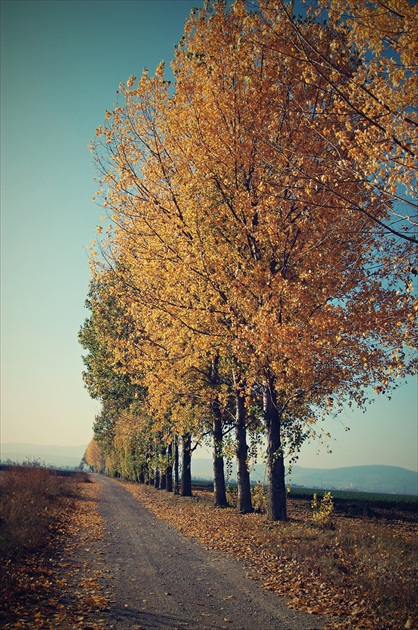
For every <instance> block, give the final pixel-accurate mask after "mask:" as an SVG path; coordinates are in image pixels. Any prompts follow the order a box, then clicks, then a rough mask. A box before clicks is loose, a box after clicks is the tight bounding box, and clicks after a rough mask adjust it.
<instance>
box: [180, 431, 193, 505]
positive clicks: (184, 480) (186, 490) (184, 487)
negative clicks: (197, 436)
mask: <svg viewBox="0 0 418 630" xmlns="http://www.w3.org/2000/svg"><path fill="white" fill-rule="evenodd" d="M191 446H192V437H191V435H190V433H185V434H184V435H183V449H182V455H183V466H182V470H181V496H182V497H191V496H192V471H191V459H192V455H191Z"/></svg>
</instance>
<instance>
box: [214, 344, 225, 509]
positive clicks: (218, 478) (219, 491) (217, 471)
mask: <svg viewBox="0 0 418 630" xmlns="http://www.w3.org/2000/svg"><path fill="white" fill-rule="evenodd" d="M218 363H219V357H218V356H216V357H215V358H214V359H213V362H212V367H211V380H212V384H213V385H215V386H217V385H219V369H218ZM215 396H216V395H215ZM211 410H212V414H213V420H212V436H213V494H214V501H213V502H214V505H215V506H216V507H222V508H223V507H228V500H227V498H226V483H225V467H224V457H223V427H222V413H221V410H220V407H219V401H218V400H217V398H216V397H215V398H214V400H213V401H212V403H211Z"/></svg>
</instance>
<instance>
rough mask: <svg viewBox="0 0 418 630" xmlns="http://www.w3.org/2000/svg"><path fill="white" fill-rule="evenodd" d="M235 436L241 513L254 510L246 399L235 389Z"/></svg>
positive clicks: (238, 506) (238, 505)
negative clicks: (249, 466)
mask: <svg viewBox="0 0 418 630" xmlns="http://www.w3.org/2000/svg"><path fill="white" fill-rule="evenodd" d="M235 404H236V416H235V438H236V444H237V447H236V448H237V450H236V453H237V482H238V504H237V509H238V512H240V513H241V514H249V513H250V512H253V504H252V501H251V482H250V471H249V470H248V444H247V428H246V413H245V400H244V396H242V394H241V392H240V391H239V390H238V389H236V390H235Z"/></svg>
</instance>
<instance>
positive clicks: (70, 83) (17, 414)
mask: <svg viewBox="0 0 418 630" xmlns="http://www.w3.org/2000/svg"><path fill="white" fill-rule="evenodd" d="M202 5H203V0H192V1H190V0H131V1H127V2H126V1H123V0H119V1H112V0H109V1H101V0H98V1H96V0H87V1H85V0H80V1H69V2H68V1H61V0H51V1H45V2H38V1H36V0H30V1H29V2H26V1H20V0H14V1H5V0H2V2H1V441H2V442H33V443H37V444H62V445H65V444H71V445H75V444H86V443H87V442H88V441H89V440H90V439H91V437H92V428H91V427H92V423H93V420H94V415H95V413H96V412H97V411H98V404H97V403H96V402H94V401H91V400H90V399H89V396H88V394H87V392H86V390H85V389H84V387H83V382H82V379H81V372H82V369H83V365H82V361H81V354H82V348H81V347H80V346H79V345H78V342H77V332H78V330H79V328H80V326H81V324H82V323H83V321H84V318H85V317H86V316H87V314H88V313H87V312H86V311H85V310H84V307H83V305H84V300H85V297H86V294H87V290H88V281H89V268H88V256H87V251H86V248H87V247H88V245H89V243H90V241H91V240H92V239H93V238H94V230H95V227H96V225H97V224H98V223H99V218H100V215H101V214H102V212H101V209H100V208H99V207H98V206H95V205H94V204H93V203H92V201H91V199H92V197H93V195H94V192H95V190H96V186H95V183H94V170H93V168H92V159H91V156H90V153H89V151H88V149H87V145H88V143H89V141H90V140H91V139H92V138H93V137H94V133H95V129H96V127H97V126H98V125H100V124H102V122H103V120H104V112H105V110H106V109H111V108H112V106H113V104H114V102H115V100H116V90H117V87H118V84H119V83H120V82H121V81H126V79H127V78H128V76H129V75H131V74H134V75H136V76H139V75H140V73H141V71H142V69H143V67H147V68H148V69H149V70H150V71H151V72H152V71H153V70H154V69H155V67H156V66H157V64H158V63H159V62H160V61H161V60H162V59H163V60H164V61H166V62H167V63H168V62H169V60H170V59H171V57H172V54H173V49H174V45H175V44H176V43H177V42H178V41H179V39H180V37H181V34H182V30H183V25H184V21H185V19H186V18H187V16H188V14H189V12H190V9H191V8H192V6H198V7H201V6H202ZM343 425H348V426H350V427H351V430H350V431H349V432H345V431H344V428H343ZM328 429H330V430H331V432H332V433H333V436H334V437H335V438H337V441H336V442H334V443H333V444H332V445H331V448H332V450H333V454H332V455H328V454H326V451H325V449H322V450H321V454H320V455H316V447H314V446H312V447H305V448H304V449H303V451H302V455H301V458H300V464H301V465H303V466H315V467H324V468H325V467H334V466H347V465H357V464H388V465H397V466H404V467H406V468H410V469H414V470H417V468H418V464H417V459H418V456H417V448H418V447H417V441H418V438H417V387H416V382H415V379H409V380H408V384H407V385H403V386H401V387H400V388H399V390H398V391H397V392H396V393H395V394H394V395H393V397H392V400H391V401H390V402H389V401H387V400H386V399H379V400H378V402H376V403H375V404H374V405H372V406H370V407H369V409H368V411H367V413H366V414H361V413H359V412H352V411H350V412H347V413H346V414H344V415H343V416H342V417H341V419H337V420H332V421H330V422H329V425H328Z"/></svg>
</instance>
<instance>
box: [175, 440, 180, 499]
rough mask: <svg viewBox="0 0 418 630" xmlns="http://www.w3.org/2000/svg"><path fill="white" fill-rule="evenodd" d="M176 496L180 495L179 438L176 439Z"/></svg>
mask: <svg viewBox="0 0 418 630" xmlns="http://www.w3.org/2000/svg"><path fill="white" fill-rule="evenodd" d="M174 494H180V477H179V441H178V437H177V436H176V437H175V438H174Z"/></svg>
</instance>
